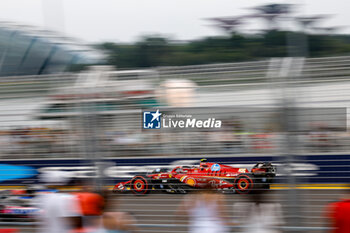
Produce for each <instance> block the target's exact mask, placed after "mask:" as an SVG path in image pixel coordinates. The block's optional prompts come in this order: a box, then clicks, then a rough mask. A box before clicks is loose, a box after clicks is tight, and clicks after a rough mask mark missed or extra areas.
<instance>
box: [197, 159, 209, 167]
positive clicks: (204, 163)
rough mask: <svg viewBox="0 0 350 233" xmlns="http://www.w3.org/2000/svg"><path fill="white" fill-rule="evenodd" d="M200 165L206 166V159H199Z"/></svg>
mask: <svg viewBox="0 0 350 233" xmlns="http://www.w3.org/2000/svg"><path fill="white" fill-rule="evenodd" d="M199 166H200V167H207V166H208V165H207V159H201V162H200V164H199Z"/></svg>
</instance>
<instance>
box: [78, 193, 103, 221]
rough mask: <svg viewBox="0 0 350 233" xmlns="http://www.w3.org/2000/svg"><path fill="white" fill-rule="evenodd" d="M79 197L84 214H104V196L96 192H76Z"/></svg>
mask: <svg viewBox="0 0 350 233" xmlns="http://www.w3.org/2000/svg"><path fill="white" fill-rule="evenodd" d="M75 195H76V196H77V197H78V199H79V202H80V206H81V211H82V215H83V216H94V215H95V216H96V215H101V214H102V209H103V205H104V200H103V198H102V197H101V196H100V195H98V194H96V193H89V192H78V193H75Z"/></svg>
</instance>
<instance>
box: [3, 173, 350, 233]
mask: <svg viewBox="0 0 350 233" xmlns="http://www.w3.org/2000/svg"><path fill="white" fill-rule="evenodd" d="M51 174H54V175H51ZM51 174H47V175H46V176H45V177H44V179H45V185H41V186H37V188H36V189H34V188H29V189H27V190H7V191H2V192H1V196H2V197H3V196H6V197H8V198H11V199H12V200H16V199H17V200H19V199H25V200H26V203H28V204H27V205H22V207H21V208H22V212H11V213H10V212H4V211H3V210H4V209H5V206H6V205H9V204H8V202H6V201H5V199H4V198H2V199H1V200H2V202H1V205H0V207H1V208H0V216H2V217H4V216H6V214H7V221H9V219H11V218H12V219H13V220H17V221H18V219H19V218H22V219H24V218H29V217H30V218H31V219H32V221H33V220H35V222H36V228H35V229H36V232H52V233H54V232H57V233H58V232H59V233H127V232H130V233H131V232H139V231H141V230H142V231H143V230H145V228H144V227H145V226H142V224H139V223H138V222H139V221H140V220H141V221H142V219H141V218H142V217H141V216H137V217H136V216H134V215H133V214H132V213H130V212H128V211H123V210H120V209H121V208H120V205H119V198H118V196H113V197H112V196H111V194H112V192H111V191H109V190H104V189H102V190H97V189H94V187H93V186H91V185H90V184H87V183H85V182H87V181H81V180H75V181H74V182H73V183H72V182H71V181H68V180H69V179H67V178H65V177H66V176H65V175H64V172H58V171H56V172H52V173H51ZM72 185H73V186H72ZM349 190H350V189H349ZM349 190H347V191H346V193H345V195H344V196H343V198H342V199H341V200H338V201H335V202H333V203H329V204H327V205H325V206H323V209H324V211H323V213H320V214H321V215H323V216H324V219H325V221H324V226H323V227H324V230H325V232H334V233H345V232H349V230H350V224H349V223H350V199H349V197H350V196H349V195H350V191H349ZM230 195H232V194H230ZM237 195H238V194H237ZM271 195H272V196H273V191H271V190H270V191H269V190H258V189H257V190H254V191H253V192H252V193H250V194H245V195H244V197H243V198H242V197H241V198H237V199H238V200H236V201H235V202H234V204H233V205H232V206H231V205H230V204H228V202H227V198H226V195H224V194H223V193H220V192H217V191H214V190H213V189H202V190H198V191H196V192H194V191H193V192H191V193H190V194H187V195H185V196H182V197H180V198H182V201H180V202H179V203H178V204H176V205H174V206H172V207H171V209H169V211H173V212H174V213H173V214H174V215H173V216H174V218H173V219H172V220H171V221H172V223H171V224H173V223H175V224H174V225H173V226H177V227H181V226H186V227H185V228H186V230H185V231H184V232H189V233H226V232H245V233H253V232H254V233H279V232H284V231H285V230H286V229H287V228H288V225H287V221H286V211H288V206H282V203H280V202H278V200H276V199H275V198H271ZM18 203H19V202H17V206H16V205H15V204H11V205H12V206H13V208H19V204H18ZM26 208H27V209H26ZM149 208H153V207H149ZM24 210H28V211H27V212H24ZM29 210H30V211H29ZM11 214H12V215H11ZM142 216H143V215H142ZM168 224H170V223H168ZM171 224H170V225H171ZM163 225H164V224H163ZM165 225H166V224H165ZM170 225H169V226H170ZM148 227H150V231H152V230H151V229H152V226H148ZM293 227H296V228H298V227H297V226H293ZM2 230H3V229H0V232H19V231H17V229H16V228H11V229H9V230H13V231H2ZM299 230H300V229H299Z"/></svg>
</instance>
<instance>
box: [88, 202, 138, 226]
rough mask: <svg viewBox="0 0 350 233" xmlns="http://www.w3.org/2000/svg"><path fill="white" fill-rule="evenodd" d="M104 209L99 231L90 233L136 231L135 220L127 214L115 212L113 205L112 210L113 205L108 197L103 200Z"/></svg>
mask: <svg viewBox="0 0 350 233" xmlns="http://www.w3.org/2000/svg"><path fill="white" fill-rule="evenodd" d="M108 200H109V201H108ZM114 204H115V202H114ZM105 207H106V209H105V212H104V213H103V215H102V221H101V223H102V224H101V226H100V229H98V230H96V231H92V233H127V232H135V231H136V230H137V228H136V226H135V224H136V220H135V219H134V218H133V216H132V215H131V214H129V213H127V212H118V211H115V205H114V208H113V209H112V207H113V205H112V203H111V202H110V199H109V198H108V197H106V199H105Z"/></svg>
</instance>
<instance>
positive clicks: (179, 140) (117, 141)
mask: <svg viewBox="0 0 350 233" xmlns="http://www.w3.org/2000/svg"><path fill="white" fill-rule="evenodd" d="M94 137H95V139H96V140H97V141H98V142H99V143H98V147H97V150H98V152H100V153H101V154H103V156H106V157H114V156H138V155H140V156H142V155H148V156H149V155H170V156H174V155H179V154H181V155H198V154H203V153H204V152H205V154H208V155H210V154H212V155H218V154H235V153H280V152H281V145H283V140H285V138H284V134H283V133H280V132H273V131H266V132H250V131H245V130H244V129H241V128H236V127H233V126H228V127H223V128H222V129H199V130H196V131H177V130H159V131H157V130H148V131H141V130H117V129H115V130H114V129H113V128H112V129H108V130H105V131H102V133H99V134H96V135H95V136H94ZM295 139H296V141H297V148H296V149H297V150H298V151H299V152H302V153H318V152H344V151H349V150H350V146H349V143H348V142H349V140H350V134H349V132H345V131H337V130H331V129H328V128H318V129H314V130H312V131H305V132H298V133H297V134H295ZM85 140H86V138H85V136H84V135H83V134H79V133H77V132H75V131H74V130H67V129H55V128H46V127H34V128H29V127H28V128H15V129H11V130H2V131H0V148H1V151H0V156H1V158H7V159H12V158H15V157H16V155H20V156H21V158H40V157H47V158H52V157H57V155H58V154H59V155H60V157H80V154H81V153H83V151H84V150H83V148H84V146H86V145H85V144H84V143H86V142H85Z"/></svg>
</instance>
